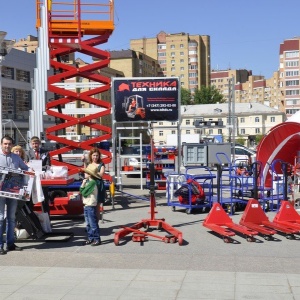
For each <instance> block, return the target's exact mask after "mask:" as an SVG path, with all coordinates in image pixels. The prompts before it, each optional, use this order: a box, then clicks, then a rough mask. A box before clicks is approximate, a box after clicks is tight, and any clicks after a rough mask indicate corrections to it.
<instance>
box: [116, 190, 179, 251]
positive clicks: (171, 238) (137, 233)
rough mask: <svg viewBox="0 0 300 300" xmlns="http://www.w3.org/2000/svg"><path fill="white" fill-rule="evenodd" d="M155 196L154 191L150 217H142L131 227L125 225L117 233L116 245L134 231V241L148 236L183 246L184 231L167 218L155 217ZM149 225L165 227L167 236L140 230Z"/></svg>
mask: <svg viewBox="0 0 300 300" xmlns="http://www.w3.org/2000/svg"><path fill="white" fill-rule="evenodd" d="M155 214H156V211H155V196H154V193H153V194H150V215H151V218H150V219H142V220H141V221H140V222H138V223H136V224H134V225H133V226H131V227H127V226H123V229H121V230H120V231H118V232H116V233H115V238H114V243H115V245H116V246H118V245H119V241H120V239H121V238H123V237H125V236H126V235H128V234H130V233H133V235H132V241H134V242H142V241H144V240H145V239H146V238H147V237H148V236H151V237H153V238H157V239H159V240H161V241H163V242H165V243H175V242H178V244H179V245H180V246H181V245H182V243H183V238H182V232H181V231H179V230H177V229H176V228H174V227H172V226H171V225H169V224H168V223H166V222H165V219H155ZM149 227H156V228H157V229H164V230H165V231H166V232H168V234H167V235H165V236H160V235H157V234H153V233H150V232H147V231H144V230H140V229H141V228H144V229H148V228H149Z"/></svg>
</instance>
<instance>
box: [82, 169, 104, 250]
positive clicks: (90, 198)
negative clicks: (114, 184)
mask: <svg viewBox="0 0 300 300" xmlns="http://www.w3.org/2000/svg"><path fill="white" fill-rule="evenodd" d="M83 171H84V172H85V173H86V174H88V175H89V176H88V177H87V178H85V179H84V180H83V181H82V184H81V186H80V193H81V195H82V199H83V205H84V219H85V222H86V230H87V235H88V239H87V240H86V241H85V242H84V245H91V246H98V245H100V244H101V239H100V229H99V225H98V218H97V207H98V206H97V194H98V181H99V179H101V177H100V176H99V174H98V170H97V167H94V166H92V165H88V167H87V168H85V169H83Z"/></svg>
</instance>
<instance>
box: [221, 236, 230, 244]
mask: <svg viewBox="0 0 300 300" xmlns="http://www.w3.org/2000/svg"><path fill="white" fill-rule="evenodd" d="M223 241H224V243H226V244H228V243H230V242H231V240H230V238H228V237H224V238H223Z"/></svg>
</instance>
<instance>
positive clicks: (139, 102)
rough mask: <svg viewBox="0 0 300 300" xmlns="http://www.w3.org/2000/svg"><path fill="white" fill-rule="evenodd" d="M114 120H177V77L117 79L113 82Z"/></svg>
mask: <svg viewBox="0 0 300 300" xmlns="http://www.w3.org/2000/svg"><path fill="white" fill-rule="evenodd" d="M112 89H113V95H114V115H115V120H116V122H140V121H177V120H178V118H179V115H178V112H179V103H180V101H179V79H178V78H176V77H171V78H167V77H162V78H157V77H151V78H120V79H119V78H117V79H114V80H113V84H112Z"/></svg>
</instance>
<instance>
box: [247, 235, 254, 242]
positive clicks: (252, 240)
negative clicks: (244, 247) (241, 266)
mask: <svg viewBox="0 0 300 300" xmlns="http://www.w3.org/2000/svg"><path fill="white" fill-rule="evenodd" d="M246 240H247V242H254V240H255V239H254V237H253V236H247V238H246Z"/></svg>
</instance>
